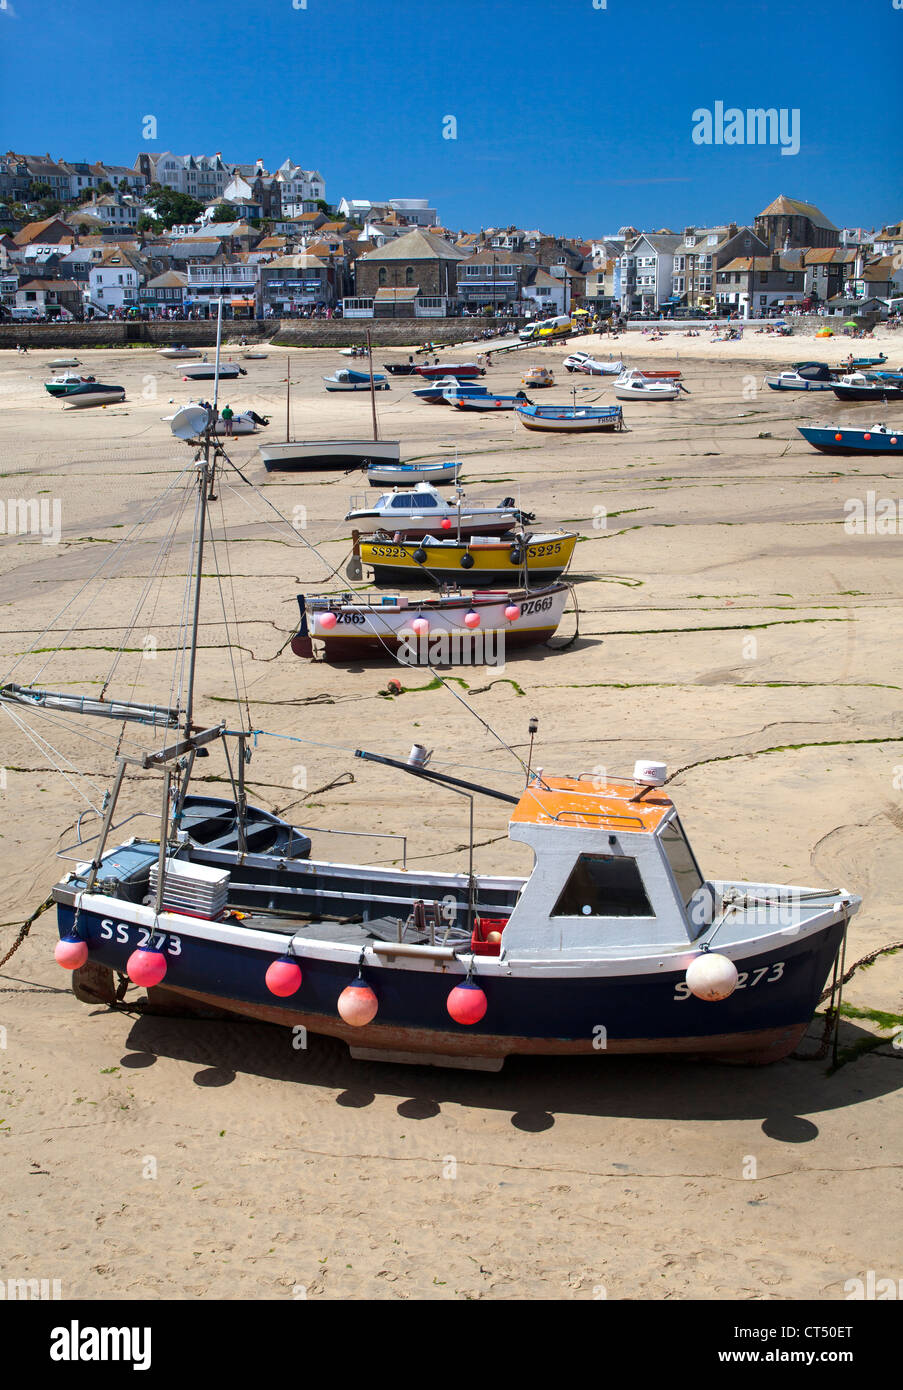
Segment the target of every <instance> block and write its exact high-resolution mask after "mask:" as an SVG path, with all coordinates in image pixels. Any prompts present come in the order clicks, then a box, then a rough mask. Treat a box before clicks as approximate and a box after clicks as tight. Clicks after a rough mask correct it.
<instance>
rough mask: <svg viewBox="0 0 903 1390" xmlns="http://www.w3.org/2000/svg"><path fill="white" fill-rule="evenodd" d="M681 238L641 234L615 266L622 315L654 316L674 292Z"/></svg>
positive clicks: (663, 234)
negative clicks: (649, 314) (640, 314)
mask: <svg viewBox="0 0 903 1390" xmlns="http://www.w3.org/2000/svg"><path fill="white" fill-rule="evenodd" d="M680 243H681V237H679V236H675V235H673V233H670V232H641V233H640V235H639V236H638V237H637V238H636V240H635V241H633V242H631V243H630V245H629V246H626V247H625V248H624V254H623V255H621V256H619V257H618V261H617V265H616V267H615V294H616V295H617V297H618V300H619V302H620V305H621V312H622V313H623V314H630V313H637V312H642V313H654V312H655V311H656V310H657V309H659V308H660V307H661V305H662V304H664V303H665V301H666V300H668V299H670V298H671V295H672V294H673V293H674V289H673V281H674V255H675V252H676V251H677V248H678V246H679V245H680Z"/></svg>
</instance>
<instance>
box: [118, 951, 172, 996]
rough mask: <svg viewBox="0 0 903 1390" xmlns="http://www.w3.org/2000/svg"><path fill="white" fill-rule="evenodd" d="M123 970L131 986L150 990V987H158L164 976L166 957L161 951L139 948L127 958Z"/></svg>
mask: <svg viewBox="0 0 903 1390" xmlns="http://www.w3.org/2000/svg"><path fill="white" fill-rule="evenodd" d="M125 970H126V974H127V975H128V977H129V979H130V980H131V982H132V984H133V985H143V986H144V988H145V989H150V987H151V986H152V985H158V984H159V983H160V981H161V980H162V979H163V976H164V975H165V974H166V957H165V956H164V954H163V952H162V951H151V950H149V949H148V947H146V946H139V947H138V949H137V950H136V951H133V952H132V954H131V955H130V956H129V958H128V962H127V964H126V967H125Z"/></svg>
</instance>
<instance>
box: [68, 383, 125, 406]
mask: <svg viewBox="0 0 903 1390" xmlns="http://www.w3.org/2000/svg"><path fill="white" fill-rule="evenodd" d="M57 399H59V400H62V401H63V409H64V410H85V409H86V408H87V407H88V406H90V405H118V404H119V402H120V401H124V400H125V387H124V386H105V385H104V384H103V383H102V382H98V383H97V384H96V385H95V384H94V383H93V382H86V383H85V385H84V386H82V387H80V388H76V389H75V390H74V391H72V392H67V394H66V395H65V396H61V397H58V398H57Z"/></svg>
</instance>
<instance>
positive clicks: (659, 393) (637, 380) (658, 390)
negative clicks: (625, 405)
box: [615, 371, 684, 401]
mask: <svg viewBox="0 0 903 1390" xmlns="http://www.w3.org/2000/svg"><path fill="white" fill-rule="evenodd" d="M683 389H684V388H683V387H681V386H680V385H679V384H678V383H677V382H675V381H663V380H653V379H650V378H649V377H646V376H643V375H642V373H641V372H635V371H631V372H623V373H622V374H621V376H619V377H618V379H617V381H616V382H615V396H616V397H617V399H618V400H619V401H636V400H641V401H675V400H677V397H678V396H679V395H680V393H681V391H682V390H683Z"/></svg>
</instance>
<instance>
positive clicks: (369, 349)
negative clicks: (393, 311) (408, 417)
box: [367, 328, 379, 440]
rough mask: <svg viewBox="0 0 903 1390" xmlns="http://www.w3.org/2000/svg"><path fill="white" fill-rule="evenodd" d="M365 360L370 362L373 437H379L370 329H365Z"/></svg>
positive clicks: (375, 438)
mask: <svg viewBox="0 0 903 1390" xmlns="http://www.w3.org/2000/svg"><path fill="white" fill-rule="evenodd" d="M367 360H368V362H369V364H370V409H371V411H372V412H373V438H374V440H377V439H379V425H378V424H377V421H376V385H375V383H374V381H373V344H372V343H371V342H370V329H369V328H368V329H367Z"/></svg>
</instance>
